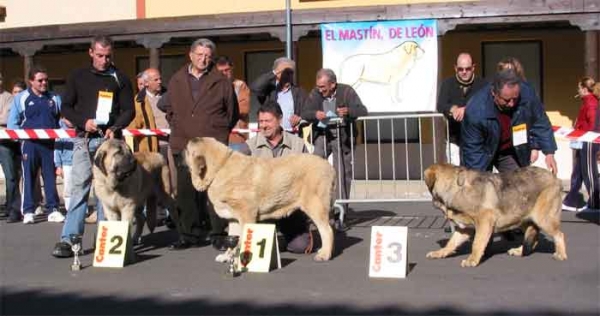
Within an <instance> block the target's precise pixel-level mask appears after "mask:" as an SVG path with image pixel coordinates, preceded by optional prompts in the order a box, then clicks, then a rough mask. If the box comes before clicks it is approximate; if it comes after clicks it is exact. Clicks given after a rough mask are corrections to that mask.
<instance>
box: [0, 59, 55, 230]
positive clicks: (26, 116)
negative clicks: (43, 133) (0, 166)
mask: <svg viewBox="0 0 600 316" xmlns="http://www.w3.org/2000/svg"><path fill="white" fill-rule="evenodd" d="M59 118H60V97H58V95H56V94H54V93H52V92H50V91H48V73H47V71H46V70H45V69H43V68H41V67H39V66H34V67H32V68H31V70H30V71H29V89H27V90H25V91H22V92H21V93H19V94H18V95H16V96H15V98H14V99H13V104H12V108H11V110H10V114H9V116H8V122H7V123H8V124H7V125H8V128H9V129H38V128H39V129H55V128H58V120H59ZM21 152H22V164H23V191H24V192H23V204H22V209H23V223H24V224H33V223H35V220H34V214H33V213H34V210H35V204H34V198H33V187H34V185H35V180H36V176H37V170H38V168H40V167H41V169H42V178H43V179H44V191H45V193H46V206H47V208H48V210H49V213H50V214H49V216H48V221H49V222H63V221H64V220H65V217H64V216H63V215H62V214H61V213H60V212H59V211H58V207H59V200H58V194H57V192H56V176H55V173H54V140H53V139H31V140H29V139H25V140H23V141H22V142H21Z"/></svg>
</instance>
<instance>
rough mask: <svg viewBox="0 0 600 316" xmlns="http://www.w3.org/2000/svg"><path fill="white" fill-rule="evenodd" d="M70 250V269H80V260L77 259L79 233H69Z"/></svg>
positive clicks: (79, 244)
mask: <svg viewBox="0 0 600 316" xmlns="http://www.w3.org/2000/svg"><path fill="white" fill-rule="evenodd" d="M69 237H70V239H71V250H72V251H73V263H72V264H71V271H79V270H81V261H79V251H80V250H81V235H75V234H73V235H71V236H69Z"/></svg>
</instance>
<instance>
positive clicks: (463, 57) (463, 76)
mask: <svg viewBox="0 0 600 316" xmlns="http://www.w3.org/2000/svg"><path fill="white" fill-rule="evenodd" d="M454 71H455V72H456V76H457V77H458V78H459V79H460V80H461V81H463V82H468V81H471V80H472V79H473V75H474V74H475V65H474V64H473V58H471V55H470V54H469V53H460V54H459V55H458V57H457V58H456V65H454Z"/></svg>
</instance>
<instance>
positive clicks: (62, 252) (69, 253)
mask: <svg viewBox="0 0 600 316" xmlns="http://www.w3.org/2000/svg"><path fill="white" fill-rule="evenodd" d="M52 255H53V256H55V257H56V258H70V257H73V250H71V244H69V243H68V242H64V241H61V242H59V243H57V244H56V245H55V246H54V250H52Z"/></svg>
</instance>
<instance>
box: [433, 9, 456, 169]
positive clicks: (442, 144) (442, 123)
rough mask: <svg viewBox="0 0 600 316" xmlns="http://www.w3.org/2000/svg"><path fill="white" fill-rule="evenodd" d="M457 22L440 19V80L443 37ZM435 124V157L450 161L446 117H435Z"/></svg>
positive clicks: (440, 77) (439, 159)
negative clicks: (448, 158) (447, 152)
mask: <svg viewBox="0 0 600 316" xmlns="http://www.w3.org/2000/svg"><path fill="white" fill-rule="evenodd" d="M456 25H457V22H454V21H452V20H438V33H437V35H438V37H437V41H438V67H437V68H438V80H442V75H441V72H442V69H443V67H444V56H443V55H444V54H443V51H444V47H443V40H442V37H443V36H444V35H445V34H446V32H448V31H452V30H454V29H455V28H456ZM434 120H435V121H434V122H433V124H435V134H434V137H435V138H434V139H435V143H434V144H433V145H434V146H435V148H436V156H435V159H436V161H437V162H442V161H443V162H449V161H446V151H447V148H446V138H447V137H448V131H447V129H446V119H445V118H435V119H434Z"/></svg>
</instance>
